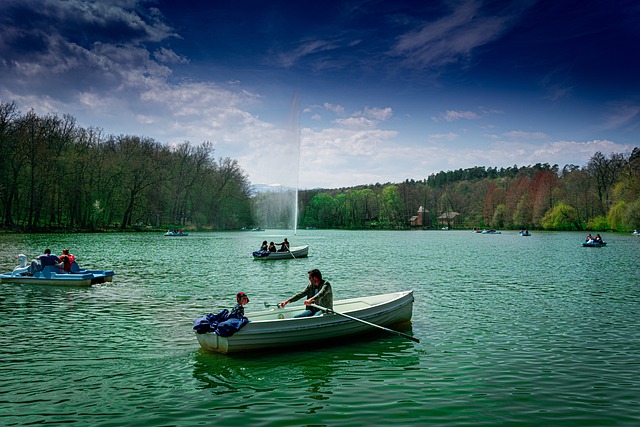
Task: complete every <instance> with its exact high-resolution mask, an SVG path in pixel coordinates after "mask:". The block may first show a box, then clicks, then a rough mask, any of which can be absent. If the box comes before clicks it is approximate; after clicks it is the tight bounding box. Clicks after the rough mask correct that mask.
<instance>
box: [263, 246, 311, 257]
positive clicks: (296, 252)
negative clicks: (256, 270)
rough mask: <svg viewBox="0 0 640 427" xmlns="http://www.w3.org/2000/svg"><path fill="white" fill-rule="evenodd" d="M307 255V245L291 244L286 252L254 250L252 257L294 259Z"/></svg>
mask: <svg viewBox="0 0 640 427" xmlns="http://www.w3.org/2000/svg"><path fill="white" fill-rule="evenodd" d="M308 255H309V245H304V246H292V247H291V248H289V251H286V252H269V251H255V252H254V253H253V259H262V260H271V259H295V258H304V257H306V256H308Z"/></svg>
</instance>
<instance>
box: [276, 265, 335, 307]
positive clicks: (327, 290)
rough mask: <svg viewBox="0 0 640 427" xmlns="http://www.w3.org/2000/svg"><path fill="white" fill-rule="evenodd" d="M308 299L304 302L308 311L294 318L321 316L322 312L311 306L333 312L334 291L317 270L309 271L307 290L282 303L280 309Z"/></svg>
mask: <svg viewBox="0 0 640 427" xmlns="http://www.w3.org/2000/svg"><path fill="white" fill-rule="evenodd" d="M305 296H306V297H307V299H305V300H304V305H306V306H307V309H306V310H305V311H303V312H301V313H298V314H296V315H294V316H293V317H294V318H298V317H309V316H320V315H322V310H318V309H317V308H315V307H311V306H310V305H309V304H318V305H319V306H320V307H324V308H328V309H330V310H333V291H332V290H331V283H329V282H328V281H326V280H323V279H322V273H321V272H320V270H318V269H317V268H315V269H313V270H311V271H309V284H308V285H307V287H306V288H304V289H303V290H302V292H299V293H297V294H295V295H294V296H292V297H291V298H289V299H288V300H286V301H283V302H281V303H280V307H282V308H284V306H285V305H287V304H289V303H290V302H293V301H298V300H299V299H300V298H302V297H305Z"/></svg>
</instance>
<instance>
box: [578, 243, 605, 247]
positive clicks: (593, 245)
mask: <svg viewBox="0 0 640 427" xmlns="http://www.w3.org/2000/svg"><path fill="white" fill-rule="evenodd" d="M606 245H607V242H602V243H596V242H584V243H583V244H582V246H584V247H585V248H600V247H602V246H606Z"/></svg>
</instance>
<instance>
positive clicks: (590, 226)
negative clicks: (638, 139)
mask: <svg viewBox="0 0 640 427" xmlns="http://www.w3.org/2000/svg"><path fill="white" fill-rule="evenodd" d="M300 199H301V200H302V201H303V203H302V204H301V207H302V215H301V220H302V221H301V225H302V226H306V227H318V228H355V229H358V228H411V227H419V228H443V227H447V228H449V229H452V228H463V229H464V228H467V229H472V228H475V227H478V228H494V229H498V228H503V229H545V230H614V231H630V230H634V229H640V148H638V147H636V148H634V149H633V151H632V152H631V153H629V154H620V153H612V154H611V155H610V156H609V157H607V156H605V155H603V154H602V153H600V152H596V153H595V154H594V155H593V156H592V157H591V158H590V159H589V162H588V164H587V165H586V166H585V167H580V166H576V165H566V166H564V167H563V168H562V169H559V167H558V165H549V164H546V163H545V164H536V165H533V166H521V167H518V166H517V165H514V166H513V167H509V168H500V169H498V168H485V167H480V166H479V167H474V168H469V169H459V170H456V171H448V172H438V173H436V174H432V175H430V176H429V177H428V178H427V179H424V180H422V181H414V180H406V181H404V182H402V183H397V184H392V183H387V184H384V185H381V184H375V185H369V186H361V187H357V188H347V189H340V190H330V191H323V190H318V191H316V190H314V191H303V192H301V195H300Z"/></svg>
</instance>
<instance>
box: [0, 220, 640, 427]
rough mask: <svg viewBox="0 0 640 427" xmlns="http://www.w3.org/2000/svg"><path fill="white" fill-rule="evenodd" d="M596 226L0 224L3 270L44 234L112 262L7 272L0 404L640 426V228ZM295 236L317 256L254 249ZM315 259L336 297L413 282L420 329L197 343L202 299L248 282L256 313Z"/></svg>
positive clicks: (436, 422)
mask: <svg viewBox="0 0 640 427" xmlns="http://www.w3.org/2000/svg"><path fill="white" fill-rule="evenodd" d="M585 235H586V233H574V232H536V231H533V232H532V236H530V237H522V236H519V235H518V233H517V232H516V231H503V232H502V234H499V235H481V234H476V233H472V232H471V231H335V230H299V231H298V232H297V235H293V233H292V232H291V231H284V230H275V231H271V230H266V231H263V232H220V233H214V232H211V233H190V234H189V236H185V237H164V236H163V235H162V234H160V235H157V234H150V233H109V234H71V235H45V234H28V235H0V271H2V272H6V271H11V270H12V269H13V267H15V266H16V261H15V259H14V257H15V255H17V254H19V253H24V254H26V255H27V256H28V258H29V259H31V258H33V257H35V256H36V255H38V254H40V253H42V251H43V250H44V249H45V248H46V247H50V248H51V249H52V251H53V252H54V253H57V254H59V253H60V252H61V250H62V249H63V248H65V247H68V248H70V249H71V253H73V254H75V255H76V257H77V260H78V263H79V264H80V266H81V267H84V268H93V269H113V270H115V272H116V276H115V278H114V281H113V282H112V283H105V284H100V285H95V286H93V287H90V288H72V287H48V286H37V285H14V284H2V285H0V328H1V330H2V334H1V335H0V360H2V363H1V365H0V370H1V378H2V380H1V381H0V400H1V404H0V424H1V425H5V426H25V425H41V424H55V425H58V424H76V425H83V426H84V425H90V426H122V425H136V426H196V425H220V426H252V427H254V426H302V425H307V426H388V425H393V426H415V425H433V426H469V425H474V426H482V425H486V426H491V425H498V424H502V425H519V426H541V425H553V426H604V425H607V426H636V425H639V424H640V411H639V409H638V408H639V407H640V374H639V372H640V274H639V270H638V261H639V254H640V237H637V236H632V235H631V234H624V235H623V234H613V233H604V234H603V237H604V240H605V241H606V242H608V245H607V246H606V247H603V248H583V247H582V246H581V243H582V241H583V240H584V237H585ZM284 237H287V238H288V239H289V241H290V242H291V245H292V246H298V245H302V244H308V245H309V246H310V250H309V257H308V258H302V259H295V260H281V261H261V260H254V259H253V258H252V257H251V252H252V251H254V250H257V249H258V248H259V246H260V243H261V242H262V240H267V241H271V240H273V241H275V242H281V241H282V239H283V238H284ZM312 268H318V269H320V270H321V271H322V272H323V275H324V276H325V278H326V279H328V280H329V281H330V282H331V283H332V285H333V289H334V298H336V299H341V298H348V297H352V296H356V295H372V294H378V293H386V292H395V291H402V290H409V289H413V290H414V295H415V303H414V309H413V321H412V323H411V326H410V328H409V329H403V331H404V332H406V333H410V334H412V335H414V336H416V337H417V338H419V339H420V341H421V342H420V343H415V342H413V341H410V340H407V339H404V338H402V337H400V336H397V335H392V334H387V333H385V332H380V333H379V334H376V335H375V336H372V337H371V336H370V337H368V338H366V339H361V340H356V339H354V340H351V341H350V342H348V343H344V344H342V345H338V346H325V347H314V348H310V349H309V348H302V347H301V348H300V349H296V350H295V351H288V352H282V351H265V352H263V353H262V354H258V355H231V356H225V355H220V354H215V353H208V352H205V351H203V350H201V349H200V347H199V345H198V342H197V339H196V338H195V336H194V334H193V332H192V329H191V328H192V325H193V320H194V319H195V318H196V317H199V316H201V315H203V314H206V313H210V312H217V311H219V310H220V309H223V308H229V309H230V308H231V307H233V305H234V304H235V294H236V293H237V292H238V291H245V292H247V293H248V295H249V297H250V299H251V302H250V303H249V304H248V305H247V306H246V308H245V309H246V312H247V315H248V317H249V318H250V317H251V311H258V310H263V309H264V303H268V304H275V303H278V302H280V301H283V300H285V299H286V298H288V297H290V296H291V295H293V294H294V293H296V292H298V291H299V290H301V289H303V287H304V286H305V285H306V281H307V271H309V270H311V269H312ZM295 304H300V302H297V303H295Z"/></svg>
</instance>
